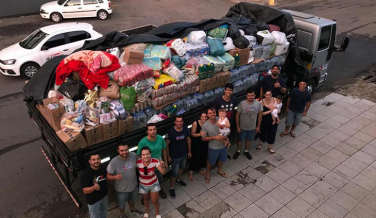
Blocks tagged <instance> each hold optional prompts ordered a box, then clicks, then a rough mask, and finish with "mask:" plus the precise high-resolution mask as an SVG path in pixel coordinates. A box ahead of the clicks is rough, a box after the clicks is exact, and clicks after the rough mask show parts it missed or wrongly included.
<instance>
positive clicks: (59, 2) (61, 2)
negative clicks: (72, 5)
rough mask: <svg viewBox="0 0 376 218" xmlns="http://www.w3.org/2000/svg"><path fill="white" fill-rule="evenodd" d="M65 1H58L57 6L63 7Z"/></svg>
mask: <svg viewBox="0 0 376 218" xmlns="http://www.w3.org/2000/svg"><path fill="white" fill-rule="evenodd" d="M66 1H67V0H59V1H57V4H58V5H63V4H64V2H66Z"/></svg>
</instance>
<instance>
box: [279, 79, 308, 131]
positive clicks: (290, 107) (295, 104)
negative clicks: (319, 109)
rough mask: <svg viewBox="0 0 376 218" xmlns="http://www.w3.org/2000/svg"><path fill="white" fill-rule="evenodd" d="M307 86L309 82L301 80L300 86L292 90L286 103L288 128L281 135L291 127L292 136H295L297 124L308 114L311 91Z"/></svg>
mask: <svg viewBox="0 0 376 218" xmlns="http://www.w3.org/2000/svg"><path fill="white" fill-rule="evenodd" d="M306 88H307V83H306V82H305V81H300V82H299V88H294V89H293V90H291V92H290V94H289V98H288V100H287V104H286V108H287V109H286V113H287V116H286V122H285V124H286V128H285V131H284V132H283V133H281V135H280V136H281V137H283V136H285V135H287V134H288V132H289V129H290V127H291V131H290V136H291V137H293V138H295V128H296V126H298V125H299V123H300V121H301V119H302V117H303V116H306V115H307V112H308V110H309V107H310V106H311V93H309V91H308V90H307V89H306ZM291 125H292V126H291Z"/></svg>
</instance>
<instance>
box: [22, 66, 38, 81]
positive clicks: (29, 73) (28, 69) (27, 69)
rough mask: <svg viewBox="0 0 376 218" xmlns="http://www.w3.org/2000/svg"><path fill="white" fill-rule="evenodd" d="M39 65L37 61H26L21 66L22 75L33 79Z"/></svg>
mask: <svg viewBox="0 0 376 218" xmlns="http://www.w3.org/2000/svg"><path fill="white" fill-rule="evenodd" d="M38 69H39V65H38V64H36V63H26V64H24V65H22V67H21V76H23V77H25V78H27V79H31V77H33V76H34V74H35V73H36V72H37V71H38Z"/></svg>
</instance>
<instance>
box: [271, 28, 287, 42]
mask: <svg viewBox="0 0 376 218" xmlns="http://www.w3.org/2000/svg"><path fill="white" fill-rule="evenodd" d="M272 35H273V36H274V38H275V40H274V43H275V44H277V45H285V44H286V43H287V39H286V34H285V33H283V32H279V31H273V32H272Z"/></svg>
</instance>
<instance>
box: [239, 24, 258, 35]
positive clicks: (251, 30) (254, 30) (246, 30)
mask: <svg viewBox="0 0 376 218" xmlns="http://www.w3.org/2000/svg"><path fill="white" fill-rule="evenodd" d="M243 30H244V34H245V35H250V36H255V35H256V33H257V32H258V30H257V28H256V26H255V25H250V26H248V27H245V28H243Z"/></svg>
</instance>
